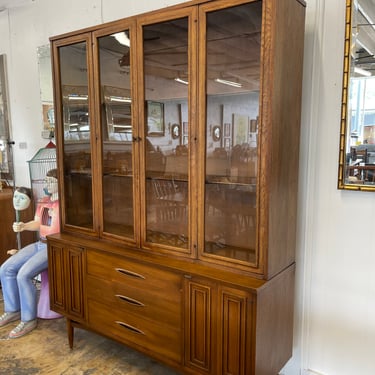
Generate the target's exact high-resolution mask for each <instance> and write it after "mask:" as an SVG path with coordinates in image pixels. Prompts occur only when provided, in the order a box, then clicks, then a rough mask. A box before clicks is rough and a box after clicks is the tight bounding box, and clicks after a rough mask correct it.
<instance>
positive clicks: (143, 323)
mask: <svg viewBox="0 0 375 375" xmlns="http://www.w3.org/2000/svg"><path fill="white" fill-rule="evenodd" d="M88 311H89V314H88V315H89V316H88V319H89V324H90V326H92V327H94V328H95V330H97V331H101V332H102V333H103V334H105V335H106V336H110V337H113V338H115V339H117V340H120V341H122V342H124V343H134V344H136V345H138V346H140V347H141V348H143V349H145V351H152V352H154V353H157V354H159V355H160V356H162V357H166V358H169V359H171V360H173V361H178V362H180V361H181V325H177V326H175V327H171V326H170V325H168V326H166V325H165V324H163V323H161V322H158V321H155V320H154V321H153V320H150V319H144V318H143V317H142V316H139V315H137V314H134V313H133V312H129V311H122V310H118V311H117V310H116V309H115V308H113V307H108V305H105V304H102V303H100V302H98V301H94V300H89V301H88Z"/></svg>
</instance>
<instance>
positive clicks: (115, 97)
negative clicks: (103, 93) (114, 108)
mask: <svg viewBox="0 0 375 375" xmlns="http://www.w3.org/2000/svg"><path fill="white" fill-rule="evenodd" d="M110 101H111V102H120V103H131V102H132V100H131V98H119V97H117V96H111V98H110Z"/></svg>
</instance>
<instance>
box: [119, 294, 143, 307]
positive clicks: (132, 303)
mask: <svg viewBox="0 0 375 375" xmlns="http://www.w3.org/2000/svg"><path fill="white" fill-rule="evenodd" d="M116 297H117V298H120V299H121V300H123V301H125V302H128V303H130V304H131V305H136V306H144V304H143V303H142V302H139V301H137V300H136V299H133V298H130V297H127V296H123V295H121V294H116Z"/></svg>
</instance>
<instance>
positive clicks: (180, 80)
mask: <svg viewBox="0 0 375 375" xmlns="http://www.w3.org/2000/svg"><path fill="white" fill-rule="evenodd" d="M174 80H175V81H176V82H179V83H182V84H184V85H188V84H189V82H188V81H185V80H183V79H181V78H175V79H174Z"/></svg>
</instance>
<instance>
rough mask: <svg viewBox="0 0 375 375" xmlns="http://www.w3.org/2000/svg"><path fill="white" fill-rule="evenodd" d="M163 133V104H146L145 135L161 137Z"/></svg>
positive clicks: (149, 102)
mask: <svg viewBox="0 0 375 375" xmlns="http://www.w3.org/2000/svg"><path fill="white" fill-rule="evenodd" d="M164 133H165V125H164V104H163V103H159V102H153V101H148V102H147V135H148V136H151V137H162V136H163V135H164Z"/></svg>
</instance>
